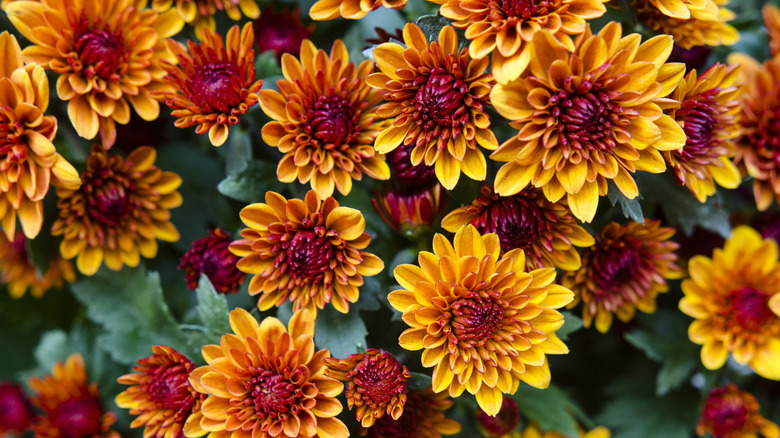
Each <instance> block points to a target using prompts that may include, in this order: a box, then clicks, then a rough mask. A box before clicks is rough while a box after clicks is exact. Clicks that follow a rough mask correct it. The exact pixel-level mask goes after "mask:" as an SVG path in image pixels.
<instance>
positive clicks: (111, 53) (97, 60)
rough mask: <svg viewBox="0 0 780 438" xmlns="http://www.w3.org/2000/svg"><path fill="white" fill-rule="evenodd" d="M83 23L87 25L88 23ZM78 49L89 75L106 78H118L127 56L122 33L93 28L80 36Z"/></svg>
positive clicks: (77, 44) (77, 41) (77, 43)
mask: <svg viewBox="0 0 780 438" xmlns="http://www.w3.org/2000/svg"><path fill="white" fill-rule="evenodd" d="M82 25H83V26H86V23H82ZM76 50H77V51H78V53H79V55H80V58H81V63H82V65H83V68H85V69H86V73H87V75H90V73H92V74H95V75H97V76H99V77H101V78H103V79H105V80H110V79H113V80H118V77H119V76H118V75H119V73H120V71H119V70H120V68H121V67H122V66H123V64H124V63H125V59H126V57H127V52H126V50H125V46H124V38H122V35H118V34H116V33H113V32H109V31H105V30H99V29H91V30H88V31H86V32H85V33H83V34H81V36H79V37H78V39H77V40H76ZM90 70H92V71H90ZM112 76H113V77H112Z"/></svg>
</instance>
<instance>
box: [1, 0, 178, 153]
mask: <svg viewBox="0 0 780 438" xmlns="http://www.w3.org/2000/svg"><path fill="white" fill-rule="evenodd" d="M145 6H146V0H72V1H67V2H64V1H58V0H40V1H15V2H12V3H9V4H8V6H6V12H7V13H8V17H9V18H10V19H11V22H12V23H13V24H14V26H16V28H17V29H18V30H19V32H21V33H22V35H24V36H25V37H26V38H27V39H28V40H30V41H31V42H32V43H33V45H31V46H29V47H27V48H25V49H24V50H23V51H22V58H23V59H24V60H25V61H26V62H34V63H37V64H40V65H41V66H43V67H44V68H46V69H47V70H52V71H53V72H54V73H56V74H57V75H59V77H58V78H57V94H58V95H59V97H60V99H62V100H64V101H68V116H69V118H70V121H71V123H72V124H73V127H74V128H76V132H78V134H79V135H80V136H82V137H84V138H87V139H92V138H95V136H96V135H97V134H98V130H100V133H101V137H102V142H103V144H104V145H105V146H106V147H111V145H113V144H114V141H115V140H116V125H115V123H119V124H123V125H124V124H127V123H128V122H129V121H130V106H132V107H133V109H134V110H135V112H136V113H138V115H139V116H141V117H142V118H143V119H144V120H154V119H156V118H157V116H158V115H159V114H160V106H159V104H158V103H157V101H156V100H154V99H153V98H152V97H151V94H150V93H151V91H152V90H156V89H160V88H161V87H163V86H164V85H163V83H162V82H161V79H162V77H163V76H164V75H165V71H164V70H162V68H161V67H160V66H159V61H160V60H161V59H166V58H167V59H170V60H171V61H174V62H175V58H173V57H172V55H170V54H169V53H168V52H167V50H166V48H165V42H164V39H166V38H168V37H170V36H172V35H174V34H176V33H177V32H179V30H181V28H182V25H183V23H182V22H181V21H180V20H177V19H176V13H175V12H174V11H170V12H169V13H166V14H162V15H159V14H158V13H157V12H155V11H153V10H147V9H143V8H144V7H145Z"/></svg>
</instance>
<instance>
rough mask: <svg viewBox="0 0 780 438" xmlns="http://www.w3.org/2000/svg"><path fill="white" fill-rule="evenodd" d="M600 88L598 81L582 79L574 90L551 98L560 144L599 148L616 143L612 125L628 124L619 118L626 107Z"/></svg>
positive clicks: (607, 147)
mask: <svg viewBox="0 0 780 438" xmlns="http://www.w3.org/2000/svg"><path fill="white" fill-rule="evenodd" d="M599 88H601V86H600V85H599V84H593V83H591V82H589V81H587V80H583V81H582V83H581V84H580V86H579V87H577V88H576V89H574V91H572V92H567V91H561V92H559V93H558V94H556V95H553V96H551V97H550V104H551V105H554V106H555V108H554V109H553V111H552V115H553V116H555V117H558V120H559V123H558V126H557V129H558V134H559V135H560V140H559V141H560V144H561V145H563V146H568V147H571V148H574V149H598V150H602V151H607V150H609V149H611V148H612V147H614V146H615V140H614V139H613V138H612V128H613V126H615V125H618V126H619V125H623V124H626V123H627V121H623V122H622V123H621V120H620V119H621V115H622V113H624V112H625V110H624V109H623V108H622V107H621V106H620V105H617V104H615V103H613V102H612V101H611V100H612V99H611V96H610V93H608V92H606V91H603V90H600V89H599ZM566 154H567V151H565V150H564V155H566ZM564 158H566V159H568V156H565V157H564Z"/></svg>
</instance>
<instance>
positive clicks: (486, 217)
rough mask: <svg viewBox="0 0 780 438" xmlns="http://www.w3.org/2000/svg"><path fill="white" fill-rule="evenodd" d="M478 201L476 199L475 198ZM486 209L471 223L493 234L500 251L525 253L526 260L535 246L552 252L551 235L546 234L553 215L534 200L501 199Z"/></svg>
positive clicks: (486, 201)
mask: <svg viewBox="0 0 780 438" xmlns="http://www.w3.org/2000/svg"><path fill="white" fill-rule="evenodd" d="M478 200H479V199H478ZM483 201H484V202H485V203H490V207H489V209H488V210H487V211H486V212H485V213H484V214H481V215H480V216H478V217H476V218H474V219H473V220H472V221H471V224H472V225H474V226H475V227H476V228H477V229H478V230H480V231H481V232H482V233H483V234H484V233H495V234H496V235H498V240H499V242H501V250H502V251H503V252H507V251H511V250H513V249H515V248H519V249H522V250H523V251H525V254H526V257H534V255H535V253H536V252H537V251H535V250H534V247H535V245H540V246H548V247H549V248H548V249H549V250H550V251H552V250H553V248H552V247H551V240H552V235H551V234H550V232H549V229H550V226H551V222H550V221H551V220H555V217H554V216H549V215H545V212H544V211H543V210H542V209H541V208H539V206H538V205H537V204H536V202H534V201H533V200H529V199H525V198H522V197H511V198H500V201H499V202H491V201H490V200H489V199H483Z"/></svg>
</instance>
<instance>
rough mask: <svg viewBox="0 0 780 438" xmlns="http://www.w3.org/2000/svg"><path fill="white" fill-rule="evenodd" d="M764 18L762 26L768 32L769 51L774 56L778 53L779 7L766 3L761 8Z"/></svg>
mask: <svg viewBox="0 0 780 438" xmlns="http://www.w3.org/2000/svg"><path fill="white" fill-rule="evenodd" d="M761 15H763V18H764V26H766V30H767V33H769V53H770V54H771V55H772V56H773V57H775V56H777V55H780V9H778V8H777V6H775V5H773V4H771V3H767V4H765V5H764V8H763V9H761Z"/></svg>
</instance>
